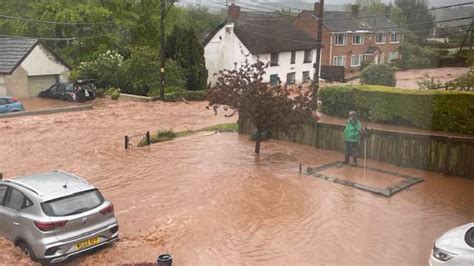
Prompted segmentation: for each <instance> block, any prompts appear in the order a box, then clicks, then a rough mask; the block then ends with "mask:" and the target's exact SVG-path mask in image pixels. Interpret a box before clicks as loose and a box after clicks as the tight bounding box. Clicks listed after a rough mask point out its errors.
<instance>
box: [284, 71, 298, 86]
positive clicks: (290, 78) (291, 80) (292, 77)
mask: <svg viewBox="0 0 474 266" xmlns="http://www.w3.org/2000/svg"><path fill="white" fill-rule="evenodd" d="M295 78H296V73H295V72H291V73H288V74H286V84H295Z"/></svg>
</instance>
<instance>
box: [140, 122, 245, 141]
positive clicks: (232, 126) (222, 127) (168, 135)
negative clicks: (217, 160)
mask: <svg viewBox="0 0 474 266" xmlns="http://www.w3.org/2000/svg"><path fill="white" fill-rule="evenodd" d="M237 130H238V125H237V123H224V124H218V125H213V126H210V127H205V128H201V129H198V130H189V129H188V130H183V131H178V132H174V131H173V130H158V131H157V132H156V133H155V134H151V136H150V140H151V143H152V144H153V143H158V142H163V141H169V140H173V139H175V138H181V137H186V136H190V135H192V134H195V133H198V132H205V131H216V132H237ZM143 146H147V141H146V138H143V139H141V140H140V142H139V143H138V147H143Z"/></svg>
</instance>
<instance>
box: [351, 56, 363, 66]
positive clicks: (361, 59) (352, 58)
mask: <svg viewBox="0 0 474 266" xmlns="http://www.w3.org/2000/svg"><path fill="white" fill-rule="evenodd" d="M363 56H364V55H362V54H356V55H351V67H360V66H361V65H362V61H363ZM356 57H357V58H359V64H358V65H354V64H353V62H354V61H353V60H354V58H356Z"/></svg>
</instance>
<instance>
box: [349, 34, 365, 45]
mask: <svg viewBox="0 0 474 266" xmlns="http://www.w3.org/2000/svg"><path fill="white" fill-rule="evenodd" d="M357 37H360V38H359V39H360V42H354V39H355V38H357ZM352 44H353V45H364V34H362V33H356V34H352Z"/></svg>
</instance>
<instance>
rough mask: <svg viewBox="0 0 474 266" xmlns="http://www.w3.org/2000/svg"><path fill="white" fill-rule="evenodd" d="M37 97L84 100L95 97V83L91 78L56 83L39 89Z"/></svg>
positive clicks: (74, 100)
mask: <svg viewBox="0 0 474 266" xmlns="http://www.w3.org/2000/svg"><path fill="white" fill-rule="evenodd" d="M38 96H39V97H44V98H52V99H58V100H64V101H73V102H85V101H90V100H94V99H95V85H94V83H93V81H92V80H87V81H77V82H74V83H57V84H54V85H53V86H51V87H49V88H48V89H46V90H43V91H40V93H39V94H38Z"/></svg>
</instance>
